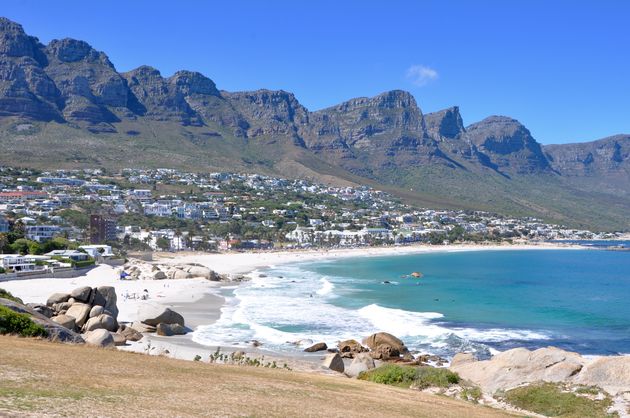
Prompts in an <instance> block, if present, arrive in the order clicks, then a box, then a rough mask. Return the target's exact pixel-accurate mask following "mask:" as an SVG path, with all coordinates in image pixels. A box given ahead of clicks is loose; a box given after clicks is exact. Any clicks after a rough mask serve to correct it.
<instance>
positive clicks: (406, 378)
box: [359, 364, 459, 389]
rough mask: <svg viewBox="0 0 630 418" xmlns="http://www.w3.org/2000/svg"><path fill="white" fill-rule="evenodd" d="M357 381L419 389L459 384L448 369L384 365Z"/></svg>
mask: <svg viewBox="0 0 630 418" xmlns="http://www.w3.org/2000/svg"><path fill="white" fill-rule="evenodd" d="M359 379H361V380H368V381H370V382H374V383H382V384H384V385H393V386H399V387H410V386H415V387H417V388H419V389H425V388H428V387H431V386H437V387H448V386H449V385H451V384H455V383H459V376H458V375H457V374H456V373H453V372H451V371H450V370H448V369H440V368H435V367H428V366H422V367H413V366H399V365H396V364H385V365H383V366H380V367H377V368H376V369H372V370H368V371H366V372H362V373H361V374H360V375H359Z"/></svg>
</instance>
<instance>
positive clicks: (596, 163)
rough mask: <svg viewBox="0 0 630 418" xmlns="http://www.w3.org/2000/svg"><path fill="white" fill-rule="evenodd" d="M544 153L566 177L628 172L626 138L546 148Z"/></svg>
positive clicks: (629, 148) (629, 144) (629, 160)
mask: <svg viewBox="0 0 630 418" xmlns="http://www.w3.org/2000/svg"><path fill="white" fill-rule="evenodd" d="M544 149H545V153H546V154H547V157H548V158H549V160H550V161H551V162H552V164H553V166H554V167H555V168H556V169H557V170H558V171H560V172H562V173H563V174H564V175H567V176H596V175H607V174H612V173H617V172H619V171H621V170H623V171H627V172H630V135H615V136H611V137H608V138H604V139H600V140H598V141H593V142H583V143H579V144H563V145H547V146H545V148H544Z"/></svg>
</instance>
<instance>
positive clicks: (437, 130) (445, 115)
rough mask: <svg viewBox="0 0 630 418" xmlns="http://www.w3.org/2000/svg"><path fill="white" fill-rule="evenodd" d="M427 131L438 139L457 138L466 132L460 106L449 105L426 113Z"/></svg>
mask: <svg viewBox="0 0 630 418" xmlns="http://www.w3.org/2000/svg"><path fill="white" fill-rule="evenodd" d="M424 122H425V126H426V129H427V133H428V134H429V136H430V137H432V138H434V139H436V140H447V139H455V138H457V137H459V136H460V135H461V134H463V133H464V132H466V129H465V128H464V121H463V120H462V116H461V115H460V113H459V107H457V106H454V107H449V108H448V109H444V110H440V111H438V112H433V113H427V114H425V115H424Z"/></svg>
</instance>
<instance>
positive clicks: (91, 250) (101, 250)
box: [79, 245, 114, 258]
mask: <svg viewBox="0 0 630 418" xmlns="http://www.w3.org/2000/svg"><path fill="white" fill-rule="evenodd" d="M79 248H80V249H82V250H85V252H86V253H88V254H89V255H90V257H92V258H97V257H99V256H100V257H113V256H114V253H113V252H112V247H111V246H109V245H82V246H80V247H79Z"/></svg>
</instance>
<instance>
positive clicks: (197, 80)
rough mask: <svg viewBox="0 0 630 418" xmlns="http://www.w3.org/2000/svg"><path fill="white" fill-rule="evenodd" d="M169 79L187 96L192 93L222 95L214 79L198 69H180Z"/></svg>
mask: <svg viewBox="0 0 630 418" xmlns="http://www.w3.org/2000/svg"><path fill="white" fill-rule="evenodd" d="M168 81H169V83H170V84H172V85H173V86H175V88H176V89H177V90H178V91H180V92H181V93H182V94H184V95H185V96H189V95H192V94H208V95H213V96H219V95H220V93H219V90H217V86H216V85H215V84H214V81H212V80H210V79H209V78H208V77H206V76H205V75H203V74H201V73H199V72H196V71H186V70H183V71H178V72H176V73H175V74H173V76H172V77H170V78H169V79H168Z"/></svg>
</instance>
